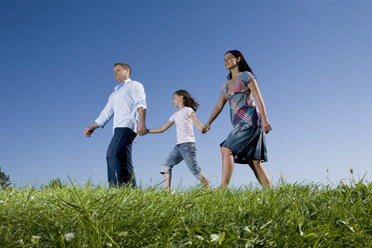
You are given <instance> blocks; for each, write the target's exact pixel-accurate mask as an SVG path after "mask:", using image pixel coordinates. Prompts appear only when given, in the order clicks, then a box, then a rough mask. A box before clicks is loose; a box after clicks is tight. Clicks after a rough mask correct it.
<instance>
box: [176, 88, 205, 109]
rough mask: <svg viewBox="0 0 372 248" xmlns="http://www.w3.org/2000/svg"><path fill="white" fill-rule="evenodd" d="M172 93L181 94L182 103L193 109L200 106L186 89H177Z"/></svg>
mask: <svg viewBox="0 0 372 248" xmlns="http://www.w3.org/2000/svg"><path fill="white" fill-rule="evenodd" d="M174 94H176V95H177V96H183V105H184V106H186V107H190V108H192V109H193V110H194V111H196V110H197V109H198V107H199V106H200V105H199V103H197V102H196V101H195V100H194V98H193V97H192V96H191V95H190V93H189V92H187V90H177V91H176V92H174V93H173V95H174Z"/></svg>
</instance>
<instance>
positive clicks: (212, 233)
mask: <svg viewBox="0 0 372 248" xmlns="http://www.w3.org/2000/svg"><path fill="white" fill-rule="evenodd" d="M371 192H372V184H371V183H363V182H351V183H350V184H349V185H346V184H343V183H341V184H340V185H338V186H337V187H331V186H324V185H306V184H288V183H285V182H284V181H283V182H281V183H279V185H278V186H276V187H275V189H274V190H262V189H261V188H253V187H248V188H244V189H243V188H240V189H230V190H229V191H222V192H216V193H212V192H209V191H205V190H203V189H201V188H198V187H195V188H192V189H189V190H186V191H176V192H175V193H172V194H171V193H166V192H163V191H162V190H161V189H160V188H156V187H155V188H146V189H141V188H137V189H131V188H107V187H103V186H98V187H95V186H92V185H85V186H76V185H68V186H66V187H62V188H58V187H55V188H42V189H34V188H32V187H25V188H21V189H17V188H10V189H7V190H0V247H111V246H112V247H372V225H371V219H372V196H371ZM68 233H73V235H74V237H73V238H72V239H71V240H70V241H67V240H66V237H65V234H68ZM33 236H37V237H33ZM38 237H39V238H38Z"/></svg>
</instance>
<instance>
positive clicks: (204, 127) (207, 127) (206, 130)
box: [202, 124, 210, 134]
mask: <svg viewBox="0 0 372 248" xmlns="http://www.w3.org/2000/svg"><path fill="white" fill-rule="evenodd" d="M209 129H210V126H209V124H205V125H204V126H203V129H202V134H204V133H206V132H208V131H209Z"/></svg>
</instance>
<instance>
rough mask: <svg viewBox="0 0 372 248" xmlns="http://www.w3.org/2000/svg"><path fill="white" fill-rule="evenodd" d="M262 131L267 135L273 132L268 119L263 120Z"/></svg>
mask: <svg viewBox="0 0 372 248" xmlns="http://www.w3.org/2000/svg"><path fill="white" fill-rule="evenodd" d="M262 129H263V131H264V132H265V133H269V132H270V131H271V130H272V128H271V125H270V122H269V120H268V119H263V120H262Z"/></svg>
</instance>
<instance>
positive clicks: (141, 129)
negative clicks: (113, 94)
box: [137, 107, 146, 136]
mask: <svg viewBox="0 0 372 248" xmlns="http://www.w3.org/2000/svg"><path fill="white" fill-rule="evenodd" d="M137 111H138V115H139V122H138V126H137V133H138V134H139V135H141V136H143V135H145V134H146V124H145V123H146V122H145V121H146V109H145V108H143V107H140V108H138V109H137Z"/></svg>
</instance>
